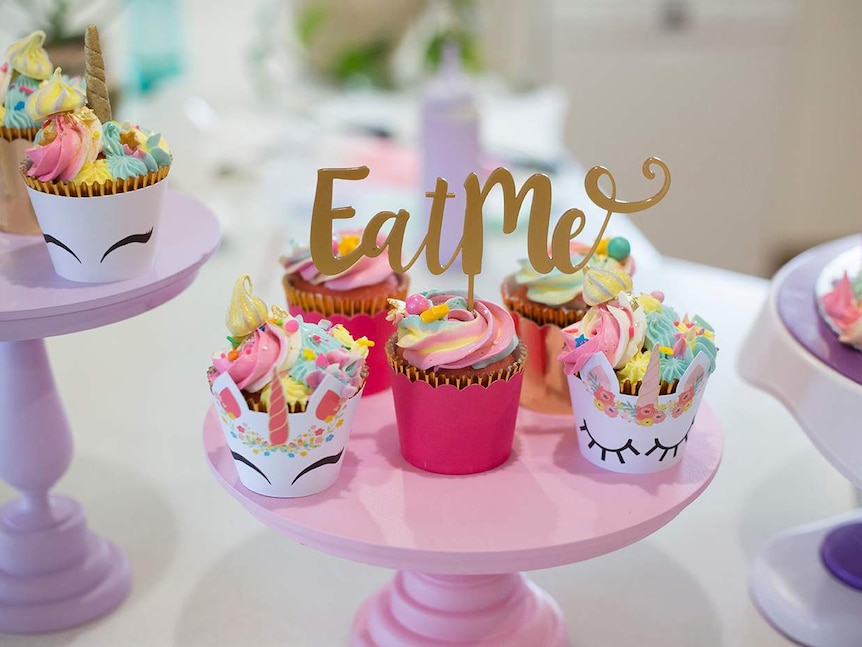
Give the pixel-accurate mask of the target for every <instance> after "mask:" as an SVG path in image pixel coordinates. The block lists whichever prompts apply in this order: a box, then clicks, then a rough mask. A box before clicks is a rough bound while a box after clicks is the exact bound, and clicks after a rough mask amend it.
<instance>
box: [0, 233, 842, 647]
mask: <svg viewBox="0 0 862 647" xmlns="http://www.w3.org/2000/svg"><path fill="white" fill-rule="evenodd" d="M621 224H622V225H623V226H624V225H625V222H622V223H621ZM260 240H261V236H260V231H259V230H256V229H254V228H253V227H249V228H246V229H244V230H242V231H240V232H238V233H235V234H234V235H232V236H231V237H229V238H228V239H227V241H226V242H225V244H224V245H223V247H222V249H221V250H220V251H219V252H217V254H216V256H215V258H214V259H213V260H212V261H211V262H210V263H209V264H208V265H207V266H205V267H204V268H203V270H202V271H201V275H200V277H199V279H198V281H197V282H196V283H195V284H194V285H193V286H192V287H191V288H190V289H189V290H188V291H187V292H186V293H184V294H183V295H181V296H180V297H178V298H177V299H175V300H174V301H172V302H170V303H168V304H166V305H165V306H163V307H161V308H158V309H156V310H154V311H151V312H148V313H146V314H144V315H142V316H139V317H136V318H134V319H132V320H129V321H125V322H122V323H118V324H114V325H110V326H107V327H104V328H101V329H98V330H91V331H86V332H81V333H76V334H72V335H67V336H63V337H57V338H52V339H50V340H49V341H48V349H49V354H50V357H51V361H52V363H53V367H54V371H55V377H56V379H57V381H58V384H59V389H60V394H61V396H62V398H63V400H64V403H65V405H66V409H67V414H68V416H69V420H70V423H71V425H72V429H73V432H74V435H75V440H76V455H75V459H74V462H73V463H72V466H71V468H70V469H69V471H68V473H67V475H66V476H65V477H64V478H63V479H62V481H61V482H60V484H59V486H58V488H57V489H58V491H61V492H65V493H68V494H71V495H73V496H75V497H77V498H79V499H80V500H81V501H82V502H83V503H84V505H85V508H86V510H87V512H88V514H89V519H90V521H91V524H92V526H93V528H94V529H96V530H97V531H98V532H101V533H103V534H105V535H107V536H109V537H110V538H112V539H113V540H115V541H116V542H117V543H118V544H120V545H121V546H122V547H123V548H124V549H125V550H126V551H127V552H128V554H129V557H130V558H131V562H132V566H133V569H134V578H135V579H134V587H133V590H132V593H131V596H130V598H129V599H128V600H127V601H126V602H125V603H124V604H123V605H122V606H121V607H120V608H119V609H118V610H117V611H116V612H115V613H113V614H112V615H110V616H108V617H106V618H104V619H102V620H100V621H98V622H95V623H93V624H90V625H87V626H84V627H82V628H79V629H76V630H72V631H67V632H63V633H58V634H53V635H47V636H29V637H25V636H21V637H17V636H2V637H0V645H3V646H4V647H5V646H7V645H8V646H10V647H23V646H25V645H26V646H50V647H54V646H59V645H87V646H93V647H102V646H104V647H108V646H111V647H114V646H117V645H127V646H135V645H183V646H186V645H188V646H198V645H200V646H201V647H203V646H206V647H221V646H228V645H230V646H233V645H259V646H267V645H274V646H275V645H278V646H283V645H290V646H291V647H305V646H314V647H317V646H321V645H324V646H328V645H344V644H346V638H347V636H348V631H349V627H350V622H351V619H352V616H353V612H354V611H355V610H356V609H357V608H358V606H359V604H360V602H361V601H362V600H363V599H364V598H365V596H367V595H368V594H370V593H371V592H372V591H374V590H375V589H376V588H377V587H379V586H381V585H382V584H383V583H384V582H385V581H386V580H387V579H388V578H389V577H390V576H391V573H390V572H387V571H386V570H385V569H380V568H375V567H370V566H365V565H362V564H355V563H351V562H348V561H345V560H342V559H338V558H334V557H330V556H328V555H325V554H320V553H317V552H315V551H314V550H311V549H308V548H305V547H303V546H301V545H298V544H296V543H294V542H293V541H291V540H288V539H286V538H283V537H281V536H279V535H278V534H276V533H275V532H273V531H270V530H268V529H266V528H265V527H263V526H262V525H261V524H260V523H258V522H257V521H255V520H254V519H253V518H252V517H251V516H250V515H249V514H248V513H246V512H245V510H244V509H243V508H242V507H241V506H240V505H238V504H237V503H236V502H235V501H234V500H233V499H232V498H231V497H230V496H229V495H228V494H227V493H226V492H224V491H223V490H222V489H221V487H220V486H219V485H218V484H217V483H216V481H215V479H214V478H213V477H212V475H211V474H210V472H209V470H208V468H207V466H206V461H205V458H204V455H203V451H202V448H201V423H202V420H203V417H204V413H205V411H206V408H207V406H208V404H209V393H208V390H207V387H206V380H205V377H204V372H205V369H206V366H207V362H208V358H209V356H210V353H211V352H212V351H213V350H215V349H216V348H217V347H220V345H221V340H222V339H223V324H222V320H223V313H224V310H225V307H226V302H227V299H228V297H229V294H230V290H231V286H232V283H233V280H234V279H235V277H236V276H237V275H238V274H239V273H241V272H251V273H252V274H255V275H256V276H257V278H258V281H257V282H258V287H259V291H260V292H261V293H262V294H264V295H265V296H267V297H269V298H271V299H277V298H279V297H280V294H279V292H278V286H279V284H278V278H279V268H278V267H277V265H276V263H275V260H274V258H272V257H270V258H264V257H263V252H262V250H263V249H265V248H264V247H263V246H261V245H260V244H258V241H260ZM636 249H637V248H636ZM491 256H492V257H499V256H502V254H492V255H491ZM498 262H499V261H498ZM503 262H508V261H506V260H504V261H503ZM646 265H647V266H646V267H642V270H643V271H642V274H641V276H640V277H639V278H638V281H637V285H638V286H639V287H643V288H647V289H652V288H654V287H662V288H663V289H664V290H665V292H666V293H667V295H668V302H669V303H671V304H672V305H674V306H678V307H679V308H680V309H687V310H690V311H697V312H699V313H701V314H702V315H703V316H705V317H706V318H707V319H708V320H709V321H710V322H712V323H713V324H714V326H715V328H716V329H717V331H718V340H719V345H720V347H721V351H720V354H719V367H718V371H717V372H716V373H715V375H714V376H713V378H712V380H711V382H710V385H709V387H708V391H707V396H706V397H707V398H708V399H709V401H710V402H711V403H712V405H713V406H714V408H715V410H716V411H717V413H718V415H719V417H720V418H721V420H722V421H723V423H724V428H725V434H726V450H725V455H724V461H723V465H722V467H721V468H720V470H719V472H718V475H717V477H716V478H715V481H714V483H713V484H712V485H711V486H710V487H709V488H708V489H707V491H706V492H705V493H704V494H703V495H702V496H701V497H700V499H698V500H697V501H695V502H694V504H692V506H691V507H690V508H688V509H687V510H685V511H683V513H682V514H681V515H680V516H679V517H678V518H677V519H675V520H674V521H673V522H672V523H670V524H669V525H668V526H666V527H665V528H663V529H662V530H660V531H658V532H657V533H655V534H654V535H653V536H651V537H649V538H648V539H646V540H644V541H642V542H640V543H638V544H636V545H634V546H631V547H628V548H625V549H623V550H620V551H618V552H616V553H613V554H610V555H606V556H604V557H601V558H598V559H595V560H592V561H590V562H585V563H580V564H574V565H570V566H566V567H561V568H555V569H549V570H545V571H539V572H535V573H533V574H532V577H534V579H535V580H536V582H538V584H540V585H541V586H543V587H545V588H546V589H547V590H548V591H549V592H550V593H551V595H553V596H554V597H555V598H556V599H557V600H558V601H559V603H560V605H561V607H562V609H563V611H564V614H565V616H566V620H567V623H568V627H569V632H570V636H571V640H572V645H574V646H587V645H589V646H592V645H602V646H605V645H607V646H611V647H618V646H619V647H622V646H635V645H638V646H642V645H650V646H652V645H656V646H659V645H661V646H668V647H669V646H690V645H698V646H700V647H711V646H713V645H716V646H717V645H733V646H755V645H756V646H758V647H770V646H777V645H786V644H789V643H788V641H787V640H786V639H784V638H782V637H781V636H779V635H778V634H777V633H775V632H774V631H773V630H772V629H771V628H770V627H769V626H768V625H767V623H766V622H765V621H764V620H763V619H761V617H760V616H759V614H758V613H757V611H756V610H755V609H754V607H753V606H752V603H751V601H750V599H749V597H748V593H747V588H746V579H747V577H748V573H749V565H750V562H751V559H752V557H753V555H754V554H755V552H756V551H757V550H758V548H759V547H760V546H761V544H762V543H763V542H764V540H766V539H767V538H769V537H770V536H771V535H773V534H774V533H776V532H778V531H780V530H783V529H785V528H788V527H791V526H794V525H797V524H802V523H806V522H811V521H815V520H818V519H821V518H825V517H827V516H830V515H833V514H836V513H839V512H842V511H846V510H850V509H852V508H853V507H854V506H855V503H856V500H855V491H854V490H853V488H852V487H851V486H850V485H849V484H848V483H847V482H846V481H845V480H844V479H842V478H841V477H840V476H839V475H838V474H837V472H836V471H835V470H833V469H832V468H831V467H830V466H829V465H828V463H826V461H825V460H824V459H823V458H821V457H820V455H819V454H818V453H817V452H816V451H815V450H814V449H813V447H812V446H811V445H810V444H809V442H808V440H807V439H806V437H805V435H804V434H803V433H802V432H801V431H800V429H799V428H798V426H797V425H796V423H795V422H794V421H793V420H792V418H791V416H790V414H788V413H787V412H786V411H785V410H784V409H783V407H781V406H780V405H779V404H778V403H777V402H775V401H773V400H772V399H771V398H770V397H768V396H766V395H764V394H762V393H760V392H758V391H756V390H754V389H753V388H752V387H750V386H748V385H747V384H745V383H744V382H743V381H742V380H741V379H740V378H739V376H738V375H737V373H736V370H735V367H734V364H735V359H736V357H735V356H736V353H737V350H738V348H739V347H740V345H741V340H742V338H743V336H744V335H745V334H746V332H747V330H748V327H749V325H750V324H751V322H752V319H753V317H754V315H755V313H756V312H757V309H758V308H759V307H760V304H761V302H762V301H763V299H764V298H765V295H766V289H767V283H766V282H765V281H762V280H759V279H754V278H750V277H746V276H742V275H737V274H732V273H729V272H726V271H721V270H715V269H711V268H707V267H703V266H698V265H693V264H689V263H684V262H679V261H673V260H667V261H665V262H664V264H663V265H659V264H658V263H656V264H653V265H651V266H650V264H649V263H647V264H646ZM497 267H506V266H501V265H498V266H497ZM494 276H499V274H498V273H497V274H495V272H494V269H493V267H491V268H490V269H487V270H486V274H485V276H483V281H485V283H486V284H488V285H490V284H491V283H492V282H493V281H494V280H495V279H494ZM653 276H661V277H662V279H661V282H660V285H659V283H658V282H657V281H654V280H653V279H652V278H651V277H653ZM480 285H481V284H480ZM486 293H488V292H487V290H486ZM13 495H14V493H13V492H12V491H11V490H10V489H9V488H7V487H5V486H2V488H0V498H2V499H8V498H10V497H12V496H13ZM560 505H565V502H560ZM512 514H517V511H516V510H513V511H512Z"/></svg>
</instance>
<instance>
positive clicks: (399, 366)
mask: <svg viewBox="0 0 862 647" xmlns="http://www.w3.org/2000/svg"><path fill="white" fill-rule="evenodd" d="M395 339H396V337H395V335H393V336H392V337H390V338H389V341H387V342H386V359H387V361H388V362H389V366H391V367H392V370H394V371H395V372H396V373H400V374H401V375H404V376H406V377H407V379H409V380H410V381H411V382H419V381H422V382H428V383H429V384H430V385H431V386H433V387H438V386H442V385H444V384H449V385H451V386H454V387H455V388H457V389H459V390H460V389H466V388H467V387H468V386H471V385H473V384H478V385H480V386H486V387H487V386H491V384H492V383H494V382H496V381H497V380H504V381H509V380H510V379H511V378H512V377H514V376H515V375H517V374H519V373H521V372H523V370H524V364H525V362H526V359H527V347H526V346H524V344H518V348H517V357H516V359H515V361H514V362H513V363H512V364H509V365H508V366H506V367H504V368H501V369H499V370H497V371H493V372H491V373H486V374H483V375H451V374H446V373H437V372H436V371H433V370H429V371H426V370H422V369H420V368H416V367H415V366H413V365H412V364H410V363H408V362H407V361H406V360H405V359H403V358H401V357H398V355H397V353H396V352H395Z"/></svg>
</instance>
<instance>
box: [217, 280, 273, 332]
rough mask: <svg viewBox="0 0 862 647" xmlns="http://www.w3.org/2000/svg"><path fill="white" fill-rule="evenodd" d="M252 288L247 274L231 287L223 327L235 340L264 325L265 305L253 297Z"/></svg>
mask: <svg viewBox="0 0 862 647" xmlns="http://www.w3.org/2000/svg"><path fill="white" fill-rule="evenodd" d="M253 288H254V286H253V285H252V283H251V277H250V276H249V275H248V274H243V275H242V276H240V277H239V278H238V279H237V280H236V283H234V286H233V294H232V295H231V298H230V306H229V307H228V310H227V316H226V317H225V325H227V329H228V330H229V331H230V334H231V335H232V336H233V337H234V338H236V339H237V340H241V339H243V338H245V337H248V336H249V335H250V334H252V333H253V332H254V331H255V330H256V329H258V328H260V327H261V326H262V325H263V324H265V323H266V304H265V303H264V302H263V300H262V299H260V298H258V297H256V296H254V294H253V292H252V290H253Z"/></svg>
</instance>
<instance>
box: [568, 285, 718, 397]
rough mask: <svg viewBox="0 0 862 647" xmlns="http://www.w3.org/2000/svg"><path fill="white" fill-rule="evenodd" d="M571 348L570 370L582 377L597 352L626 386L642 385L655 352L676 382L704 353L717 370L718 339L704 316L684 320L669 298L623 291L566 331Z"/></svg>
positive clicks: (665, 374)
mask: <svg viewBox="0 0 862 647" xmlns="http://www.w3.org/2000/svg"><path fill="white" fill-rule="evenodd" d="M563 340H564V343H565V346H564V348H563V350H562V352H561V353H560V355H559V359H560V360H561V361H562V362H563V364H564V368H565V372H566V373H568V374H569V375H574V374H577V373H578V372H579V371H580V370H581V368H583V366H584V364H586V363H587V361H588V360H589V359H590V358H591V357H593V356H594V355H595V354H596V353H604V355H605V357H606V358H607V360H608V362H609V363H610V365H611V366H612V367H613V368H614V369H615V370H616V373H617V377H618V378H619V379H620V382H623V381H626V380H628V381H629V382H631V383H632V384H633V385H634V384H637V383H638V382H640V381H641V380H642V379H643V377H644V375H645V373H646V370H647V366H648V365H649V360H650V357H651V356H652V354H654V353H659V374H660V376H661V380H662V381H663V382H667V383H669V384H672V383H673V382H674V381H675V380H678V379H680V378H681V377H682V375H683V374H684V373H685V371H686V369H687V368H688V367H689V365H690V364H691V363H692V361H694V358H695V357H697V355H698V354H700V353H704V354H705V355H706V357H707V358H708V359H709V363H710V365H709V371H710V373H711V372H712V371H714V370H715V357H716V353H717V348H716V346H715V335H714V332H713V330H712V327H711V326H710V325H709V324H708V323H707V322H706V321H704V320H703V319H701V318H700V317H697V316H695V317H694V318H693V319H691V320H690V319H689V318H688V317H687V316H685V317H683V318H682V319H680V318H679V315H677V313H676V311H674V310H673V309H672V308H670V307H669V306H666V305H664V295H663V294H662V293H660V292H653V293H652V294H638V295H632V294H629V293H626V292H620V293H619V294H617V295H616V296H615V297H614V298H612V299H607V300H605V301H604V302H602V303H598V304H596V305H594V306H592V307H591V308H590V309H589V310H588V311H587V314H586V315H585V316H584V318H583V319H582V320H581V321H579V322H577V323H575V324H572V325H571V326H568V327H567V328H564V329H563Z"/></svg>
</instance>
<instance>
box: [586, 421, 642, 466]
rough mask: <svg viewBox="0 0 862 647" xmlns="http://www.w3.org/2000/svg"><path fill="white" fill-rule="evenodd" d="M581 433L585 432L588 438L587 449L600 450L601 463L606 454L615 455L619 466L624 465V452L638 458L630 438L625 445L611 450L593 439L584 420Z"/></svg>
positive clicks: (638, 453) (637, 452) (638, 454)
mask: <svg viewBox="0 0 862 647" xmlns="http://www.w3.org/2000/svg"><path fill="white" fill-rule="evenodd" d="M581 431H585V432H587V436H589V437H590V442H589V444H588V445H587V447H589V448H590V449H592V448H593V447H594V446H595V447H598V448H599V449H600V450H601V452H602V460H603V461H604V460H606V457H607V455H608V454H616V455H617V459H618V460H619V461H620V464H621V465H625V462H626V459H625V458H623V452H624V451H626V450H630V451H631V452H632V454H634V455H635V456H640V452H639V451H638V450H637V449H635V446H634V445H632V439H631V438H629V439H628V440H627V441H626V443H625V445H623V446H622V447H618V448H616V449H612V448H610V447H605V446H603V445H601V444H599V442H598V441H597V440H596V439H595V438H593V435H592V434H591V433H590V429H589V427H587V421H586V419H584V424H582V425H581Z"/></svg>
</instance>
